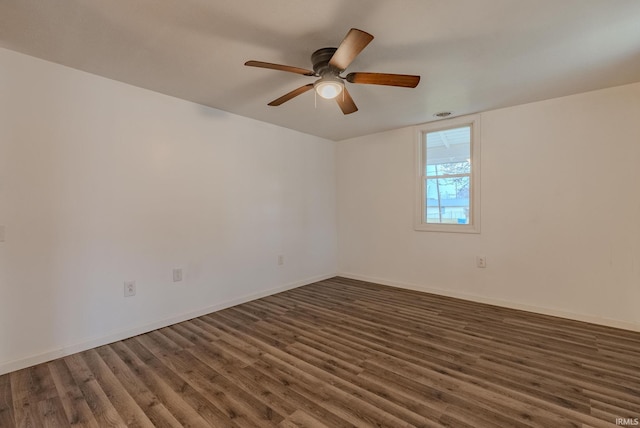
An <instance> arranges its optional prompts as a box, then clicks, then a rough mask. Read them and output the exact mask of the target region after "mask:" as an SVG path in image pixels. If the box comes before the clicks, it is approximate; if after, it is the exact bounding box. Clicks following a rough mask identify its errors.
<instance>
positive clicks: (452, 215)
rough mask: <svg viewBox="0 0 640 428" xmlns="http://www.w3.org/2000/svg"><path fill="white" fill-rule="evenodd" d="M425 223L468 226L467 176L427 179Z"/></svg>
mask: <svg viewBox="0 0 640 428" xmlns="http://www.w3.org/2000/svg"><path fill="white" fill-rule="evenodd" d="M425 200H426V204H425V205H426V206H425V219H424V221H425V222H426V223H452V224H469V176H466V177H456V178H438V179H432V178H430V179H427V180H426V186H425Z"/></svg>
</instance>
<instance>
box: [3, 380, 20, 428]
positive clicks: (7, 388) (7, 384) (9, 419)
mask: <svg viewBox="0 0 640 428" xmlns="http://www.w3.org/2000/svg"><path fill="white" fill-rule="evenodd" d="M15 424H16V420H15V418H14V416H13V393H12V392H11V380H10V378H9V375H8V374H7V375H4V376H0V427H5V426H6V427H10V426H14V425H15Z"/></svg>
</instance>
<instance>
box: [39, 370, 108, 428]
mask: <svg viewBox="0 0 640 428" xmlns="http://www.w3.org/2000/svg"><path fill="white" fill-rule="evenodd" d="M48 366H49V371H50V372H51V378H52V379H53V383H54V385H55V386H56V390H57V391H58V397H59V398H60V403H61V404H62V407H63V409H64V411H65V414H66V416H67V421H68V422H69V425H71V426H75V427H91V428H100V426H99V425H98V421H96V419H95V417H94V416H93V413H92V412H91V408H90V407H89V404H88V403H87V401H86V400H85V397H84V395H83V394H82V391H81V390H80V388H78V385H76V383H75V381H74V380H73V377H72V376H71V372H70V371H69V368H68V367H67V365H66V364H65V362H64V360H54V361H52V362H50V363H48Z"/></svg>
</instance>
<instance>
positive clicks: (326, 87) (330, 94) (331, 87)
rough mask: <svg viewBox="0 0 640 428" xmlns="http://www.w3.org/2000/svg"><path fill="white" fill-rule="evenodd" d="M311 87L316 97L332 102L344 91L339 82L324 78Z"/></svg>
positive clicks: (342, 85)
mask: <svg viewBox="0 0 640 428" xmlns="http://www.w3.org/2000/svg"><path fill="white" fill-rule="evenodd" d="M313 86H314V88H315V90H316V93H317V94H318V95H320V96H321V97H322V98H326V99H328V100H332V99H334V98H335V97H337V96H338V95H340V93H341V92H342V90H343V89H344V83H343V82H342V81H341V80H338V79H332V78H326V77H323V78H322V79H320V80H318V81H317V82H316V83H314V85H313Z"/></svg>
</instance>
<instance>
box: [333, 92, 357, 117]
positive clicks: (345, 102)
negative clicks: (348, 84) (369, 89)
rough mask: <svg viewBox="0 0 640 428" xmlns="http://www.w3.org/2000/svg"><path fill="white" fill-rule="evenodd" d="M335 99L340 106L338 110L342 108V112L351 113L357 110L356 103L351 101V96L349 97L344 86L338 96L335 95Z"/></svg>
mask: <svg viewBox="0 0 640 428" xmlns="http://www.w3.org/2000/svg"><path fill="white" fill-rule="evenodd" d="M343 94H344V97H343ZM336 101H337V102H338V105H339V106H340V110H342V113H344V114H351V113H355V112H357V111H358V107H357V106H356V103H354V102H353V98H351V94H349V91H347V88H344V89H343V90H342V93H341V94H338V96H337V97H336Z"/></svg>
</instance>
